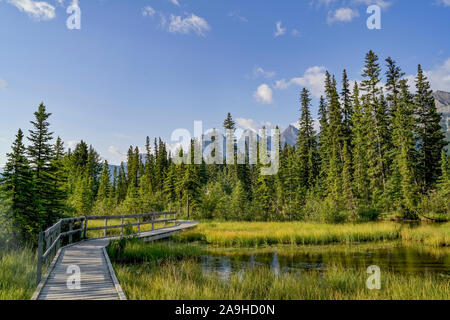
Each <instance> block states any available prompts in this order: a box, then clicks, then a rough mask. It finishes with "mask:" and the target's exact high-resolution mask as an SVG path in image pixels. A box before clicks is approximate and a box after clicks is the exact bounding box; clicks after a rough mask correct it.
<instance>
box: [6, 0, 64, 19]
mask: <svg viewBox="0 0 450 320" xmlns="http://www.w3.org/2000/svg"><path fill="white" fill-rule="evenodd" d="M8 2H9V3H11V4H12V5H14V6H16V7H17V8H18V9H19V10H20V11H22V12H25V13H26V14H28V16H30V17H32V18H33V19H35V20H37V21H41V20H51V19H53V18H55V16H56V14H55V7H54V6H52V5H51V4H49V3H48V2H45V1H35V0H8Z"/></svg>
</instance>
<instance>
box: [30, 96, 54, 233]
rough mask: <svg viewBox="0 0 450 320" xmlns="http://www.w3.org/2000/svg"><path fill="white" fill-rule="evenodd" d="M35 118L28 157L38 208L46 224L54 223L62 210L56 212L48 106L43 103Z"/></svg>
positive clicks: (51, 135)
mask: <svg viewBox="0 0 450 320" xmlns="http://www.w3.org/2000/svg"><path fill="white" fill-rule="evenodd" d="M34 116H35V120H34V121H31V124H32V125H33V130H30V131H29V133H30V136H29V137H28V140H29V141H30V142H31V145H30V146H29V147H28V157H29V161H30V165H31V168H32V170H33V180H34V188H35V196H36V209H37V211H38V212H39V214H40V215H42V218H43V221H44V225H43V226H42V227H46V226H50V225H52V224H53V223H54V222H55V221H56V219H57V218H58V217H59V216H61V214H62V212H59V213H58V212H54V211H53V205H52V204H54V203H55V202H57V199H55V195H54V194H53V193H52V189H53V186H54V183H55V177H54V173H53V172H52V167H51V163H52V160H53V159H54V149H53V146H52V145H51V143H50V141H51V140H52V139H53V133H52V132H50V131H49V126H50V123H49V122H48V118H49V117H50V116H51V113H48V112H47V110H46V107H45V106H44V104H43V103H41V104H40V105H39V107H38V111H36V112H35V113H34Z"/></svg>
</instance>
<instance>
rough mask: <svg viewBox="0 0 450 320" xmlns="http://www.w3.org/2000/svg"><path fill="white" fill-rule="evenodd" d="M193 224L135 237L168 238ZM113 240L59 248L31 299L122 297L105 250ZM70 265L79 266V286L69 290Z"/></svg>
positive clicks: (143, 233) (148, 232)
mask: <svg viewBox="0 0 450 320" xmlns="http://www.w3.org/2000/svg"><path fill="white" fill-rule="evenodd" d="M196 224H197V223H196V222H181V223H180V225H178V226H174V227H168V228H163V229H156V230H152V231H145V232H142V233H140V234H138V235H137V236H138V237H140V238H144V239H148V240H157V239H162V238H168V237H170V236H172V235H173V234H176V233H178V232H180V231H182V230H186V229H189V228H192V227H194V226H195V225H196ZM113 239H117V238H116V237H115V238H104V239H95V240H87V241H83V242H80V243H77V244H74V245H71V246H68V247H65V248H62V249H60V251H59V254H58V255H57V256H56V257H55V259H54V260H53V262H52V264H51V265H50V267H49V270H48V272H47V274H46V275H45V276H44V278H43V279H42V281H41V282H40V284H39V285H38V287H37V289H36V292H35V293H34V295H33V298H32V300H126V297H125V295H124V293H123V291H122V288H121V287H120V284H119V282H118V280H117V278H116V275H115V273H114V269H113V268H112V265H111V262H110V261H109V257H108V255H107V253H106V247H107V246H108V244H109V242H110V241H111V240H113ZM73 266H76V267H78V268H79V271H80V286H79V288H74V289H70V287H71V286H69V285H70V284H74V282H71V281H69V285H68V280H69V278H70V277H71V276H72V273H71V272H73V271H70V267H73ZM68 272H69V273H68Z"/></svg>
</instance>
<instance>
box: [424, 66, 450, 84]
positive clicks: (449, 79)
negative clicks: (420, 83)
mask: <svg viewBox="0 0 450 320" xmlns="http://www.w3.org/2000/svg"><path fill="white" fill-rule="evenodd" d="M424 73H425V75H426V76H427V77H428V80H429V81H430V83H431V88H432V89H433V90H435V91H436V90H442V91H447V92H449V91H450V58H448V59H447V60H446V61H445V62H444V63H443V64H442V65H440V66H437V67H435V68H434V69H433V70H430V71H425V72H424Z"/></svg>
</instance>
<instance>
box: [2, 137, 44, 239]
mask: <svg viewBox="0 0 450 320" xmlns="http://www.w3.org/2000/svg"><path fill="white" fill-rule="evenodd" d="M25 153H26V149H25V146H24V144H23V132H22V130H20V129H19V131H18V132H17V135H16V139H15V141H14V143H13V145H12V152H11V153H8V154H7V155H6V158H7V162H6V165H5V168H4V171H3V173H2V177H1V179H0V188H1V191H2V193H4V194H5V195H6V197H7V200H8V202H9V204H10V208H11V217H8V218H9V220H10V221H11V223H12V226H13V228H12V231H13V233H14V234H15V237H17V238H19V239H21V240H24V241H35V240H36V235H37V233H38V232H39V231H40V229H41V226H42V225H43V221H42V217H41V216H40V215H39V214H38V212H36V209H35V195H34V188H33V175H32V172H31V168H30V166H29V163H28V160H27V158H26V154H25Z"/></svg>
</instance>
